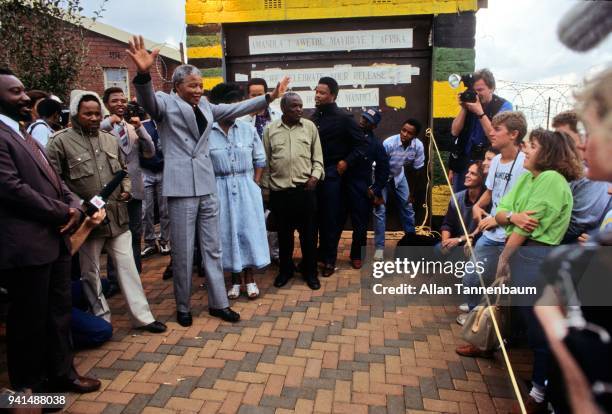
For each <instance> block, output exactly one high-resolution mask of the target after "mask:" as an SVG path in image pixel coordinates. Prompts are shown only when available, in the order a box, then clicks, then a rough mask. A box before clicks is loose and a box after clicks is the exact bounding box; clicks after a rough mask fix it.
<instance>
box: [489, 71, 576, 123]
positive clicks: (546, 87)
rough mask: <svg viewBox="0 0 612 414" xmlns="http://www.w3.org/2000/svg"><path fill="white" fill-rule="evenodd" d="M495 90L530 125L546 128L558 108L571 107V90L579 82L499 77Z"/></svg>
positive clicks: (559, 110) (572, 102)
mask: <svg viewBox="0 0 612 414" xmlns="http://www.w3.org/2000/svg"><path fill="white" fill-rule="evenodd" d="M496 83H497V85H496V89H495V93H496V94H497V95H499V96H501V97H503V98H505V99H506V100H508V101H510V102H511V103H512V105H513V106H514V109H515V110H517V111H521V112H523V113H524V114H525V117H526V118H527V123H528V125H529V128H530V129H533V128H538V127H542V128H547V129H549V128H550V127H551V124H552V120H553V118H554V116H555V115H557V114H558V113H559V112H562V111H567V110H570V109H573V107H574V103H575V100H574V91H575V90H577V89H578V88H579V87H580V85H578V84H570V83H527V82H514V81H507V80H498V81H497V82H496Z"/></svg>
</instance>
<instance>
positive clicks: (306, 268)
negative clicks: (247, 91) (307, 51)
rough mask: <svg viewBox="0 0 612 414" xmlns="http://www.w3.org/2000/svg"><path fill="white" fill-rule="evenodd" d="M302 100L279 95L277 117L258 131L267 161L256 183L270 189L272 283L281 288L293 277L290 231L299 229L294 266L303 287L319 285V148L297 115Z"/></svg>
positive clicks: (312, 130)
mask: <svg viewBox="0 0 612 414" xmlns="http://www.w3.org/2000/svg"><path fill="white" fill-rule="evenodd" d="M302 107H303V104H302V99H301V98H300V96H299V95H298V94H296V93H287V94H285V95H284V96H283V99H282V100H281V110H282V111H283V116H282V118H281V119H278V120H276V121H273V122H272V123H270V124H269V125H268V127H267V128H266V130H265V131H264V137H263V144H264V149H265V151H266V158H267V160H268V168H267V169H266V170H265V171H264V175H263V177H262V185H263V186H264V187H266V188H268V189H269V190H270V209H271V210H272V213H273V214H274V217H275V218H276V220H277V224H278V242H279V260H280V272H279V274H278V276H277V277H276V279H275V281H274V286H276V287H282V286H284V285H285V284H287V282H288V281H289V279H291V278H292V277H293V272H294V265H293V257H292V254H293V239H294V231H295V230H298V232H299V233H300V244H301V250H302V263H301V266H300V270H301V272H302V276H303V277H304V279H305V280H306V283H307V284H308V287H310V288H311V289H313V290H317V289H319V288H320V287H321V284H320V283H319V279H318V278H317V262H316V247H317V240H316V208H317V199H316V187H317V183H318V182H319V180H321V179H323V177H324V170H323V152H322V150H321V142H320V140H319V132H318V130H317V127H316V126H315V124H314V123H312V122H311V121H309V120H307V119H304V118H302Z"/></svg>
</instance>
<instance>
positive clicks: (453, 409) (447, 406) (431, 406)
mask: <svg viewBox="0 0 612 414" xmlns="http://www.w3.org/2000/svg"><path fill="white" fill-rule="evenodd" d="M423 407H424V408H425V409H426V410H429V411H439V412H444V413H458V412H459V404H457V403H456V402H454V401H440V400H430V399H429V398H423Z"/></svg>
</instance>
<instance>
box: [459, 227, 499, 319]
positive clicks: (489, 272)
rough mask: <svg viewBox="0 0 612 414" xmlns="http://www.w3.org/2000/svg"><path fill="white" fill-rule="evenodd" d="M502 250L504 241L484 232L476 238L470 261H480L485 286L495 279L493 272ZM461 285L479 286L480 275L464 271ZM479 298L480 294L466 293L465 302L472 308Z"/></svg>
mask: <svg viewBox="0 0 612 414" xmlns="http://www.w3.org/2000/svg"><path fill="white" fill-rule="evenodd" d="M503 250H504V243H502V242H498V241H495V240H491V239H489V238H488V237H487V236H485V235H484V234H483V235H482V236H481V237H480V238H479V239H478V241H477V242H476V245H475V246H474V256H475V257H473V258H472V261H473V262H474V263H475V262H476V261H478V262H481V263H482V267H483V269H484V271H483V272H482V275H481V276H482V280H483V281H484V283H485V284H486V286H489V285H491V283H493V280H495V273H496V272H497V261H498V259H499V255H500V254H501V252H502V251H503ZM462 283H463V286H465V287H476V286H480V277H479V276H478V272H466V273H465V276H463V279H462ZM480 300H481V296H480V295H468V296H467V303H468V306H469V308H470V310H471V309H474V308H475V307H476V306H477V305H478V304H479V303H480Z"/></svg>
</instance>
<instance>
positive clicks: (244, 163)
mask: <svg viewBox="0 0 612 414" xmlns="http://www.w3.org/2000/svg"><path fill="white" fill-rule="evenodd" d="M242 96H243V94H242V91H241V89H240V87H239V86H238V85H235V84H230V83H221V84H219V85H217V86H215V87H214V88H213V89H212V90H211V91H210V101H211V102H212V103H213V104H224V103H233V102H237V101H240V100H241V99H242ZM208 145H209V150H210V158H211V160H212V164H213V168H214V171H215V178H216V180H217V197H218V198H219V223H220V226H219V230H220V234H219V236H220V237H221V247H222V256H223V269H224V270H225V271H226V272H231V274H232V287H231V289H229V290H228V297H229V298H230V299H236V298H237V297H238V296H239V295H240V290H241V284H244V285H245V287H246V292H247V295H248V297H249V298H250V299H253V298H256V297H257V296H259V289H258V288H257V284H256V283H255V280H254V278H253V269H254V268H257V269H261V268H263V267H265V266H267V265H268V264H270V251H269V249H268V241H267V233H266V223H265V218H264V210H263V201H262V196H261V190H260V188H259V186H258V184H259V180H260V178H261V175H262V173H263V169H264V167H265V166H266V155H265V152H264V148H263V143H262V142H261V139H260V138H259V135H258V134H257V130H256V129H255V128H254V127H253V126H251V125H250V124H249V123H247V122H244V121H238V120H235V119H224V120H222V121H220V122H218V123H217V122H215V123H214V124H213V125H212V131H211V133H210V137H209V142H208ZM243 272H244V273H243ZM241 276H242V280H241Z"/></svg>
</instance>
